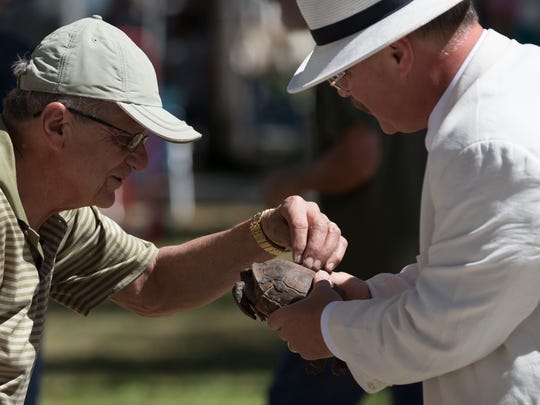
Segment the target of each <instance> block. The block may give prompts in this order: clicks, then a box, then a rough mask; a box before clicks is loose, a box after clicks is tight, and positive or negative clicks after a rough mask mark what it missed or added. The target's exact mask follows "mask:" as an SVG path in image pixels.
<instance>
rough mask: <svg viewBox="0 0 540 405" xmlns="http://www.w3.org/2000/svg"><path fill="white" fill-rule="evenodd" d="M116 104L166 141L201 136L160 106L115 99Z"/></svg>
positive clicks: (185, 139) (194, 139)
mask: <svg viewBox="0 0 540 405" xmlns="http://www.w3.org/2000/svg"><path fill="white" fill-rule="evenodd" d="M116 104H117V105H118V106H119V107H120V108H121V109H122V110H124V111H125V112H126V114H128V115H129V116H130V117H131V118H133V119H134V120H135V121H137V122H138V123H139V124H141V125H142V126H143V127H145V128H146V129H147V130H149V131H150V132H152V133H154V134H156V135H157V136H159V137H160V138H163V139H165V140H166V141H169V142H175V143H187V142H193V141H196V140H198V139H199V138H201V136H202V135H201V134H200V133H199V132H197V131H195V130H194V129H193V128H192V127H190V126H189V125H188V124H186V123H185V122H184V121H182V120H180V119H178V118H176V117H175V116H174V115H172V114H171V113H169V112H168V111H166V110H164V109H163V108H162V107H156V106H148V105H140V104H130V103H124V102H122V101H117V102H116Z"/></svg>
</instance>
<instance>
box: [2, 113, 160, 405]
mask: <svg viewBox="0 0 540 405" xmlns="http://www.w3.org/2000/svg"><path fill="white" fill-rule="evenodd" d="M14 163H15V159H14V152H13V147H12V144H11V140H10V138H9V135H8V134H7V132H5V130H4V128H3V124H2V122H1V121H0V403H2V404H22V403H23V402H24V398H25V395H26V389H27V386H28V382H29V379H30V373H31V369H32V365H33V364H34V361H35V357H36V353H37V351H38V350H39V346H40V343H41V336H42V333H43V325H44V320H45V312H46V310H47V304H48V299H49V296H50V297H52V298H54V299H55V300H57V301H58V302H60V303H61V304H63V305H65V306H67V307H69V308H71V309H73V310H74V311H77V312H79V313H81V314H84V315H86V314H88V312H89V311H90V310H91V309H92V308H93V307H94V306H96V305H97V304H99V303H100V302H102V301H104V300H105V299H107V298H108V297H109V296H110V295H111V294H113V293H114V292H116V291H118V290H120V289H122V288H123V287H125V286H126V285H127V284H129V283H130V282H131V281H133V280H134V279H135V278H137V277H138V276H139V275H140V274H141V273H142V272H143V271H144V270H145V269H146V268H147V267H148V265H149V264H150V263H152V261H154V260H155V257H156V255H157V248H156V247H155V246H154V245H153V244H151V243H149V242H145V241H142V240H140V239H137V238H135V237H133V236H130V235H128V234H126V233H125V232H124V231H122V229H120V227H119V226H118V225H117V224H115V223H114V222H113V221H112V220H110V219H108V218H107V217H105V216H103V215H101V213H100V212H99V211H98V210H97V209H96V208H93V207H85V208H81V209H77V210H72V211H65V212H62V213H59V214H56V215H53V216H51V217H50V218H49V219H48V220H47V221H46V222H45V223H44V224H43V226H42V227H41V228H40V229H39V230H38V231H37V232H36V231H35V230H33V229H31V228H30V227H29V226H28V224H27V219H26V216H25V214H24V211H23V208H22V204H21V201H20V198H19V195H18V192H17V184H16V180H15V179H16V177H15V164H14ZM36 181H39V174H36Z"/></svg>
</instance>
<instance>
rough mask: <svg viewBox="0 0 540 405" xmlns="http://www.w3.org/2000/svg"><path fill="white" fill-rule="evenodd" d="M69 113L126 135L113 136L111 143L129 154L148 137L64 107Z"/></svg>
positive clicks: (36, 115)
mask: <svg viewBox="0 0 540 405" xmlns="http://www.w3.org/2000/svg"><path fill="white" fill-rule="evenodd" d="M66 108H67V109H68V111H69V112H71V113H73V114H76V115H79V116H81V117H83V118H87V119H89V120H91V121H94V122H97V123H98V124H101V125H105V126H107V127H109V128H112V129H114V130H116V131H119V132H121V133H122V134H126V135H117V136H113V137H112V139H113V142H114V143H115V144H116V145H118V146H119V147H121V148H122V149H125V150H127V151H128V152H129V153H133V152H135V150H137V147H138V146H139V145H140V144H141V142H145V141H146V140H147V139H148V135H147V134H146V133H145V132H137V133H134V134H133V133H131V132H128V131H126V130H125V129H122V128H118V127H117V126H116V125H113V124H111V123H109V122H107V121H104V120H102V119H101V118H98V117H96V116H94V115H90V114H87V113H84V112H82V111H79V110H77V109H75V108H72V107H66ZM42 112H43V111H39V112H37V113H35V114H34V117H39V116H40V115H41V113H42Z"/></svg>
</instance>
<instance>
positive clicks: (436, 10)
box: [287, 0, 463, 93]
mask: <svg viewBox="0 0 540 405" xmlns="http://www.w3.org/2000/svg"><path fill="white" fill-rule="evenodd" d="M461 1H463V0H445V1H433V0H414V1H412V2H411V3H409V4H408V5H407V6H406V7H403V8H401V9H399V10H398V11H396V12H395V13H393V14H391V15H389V16H388V17H386V18H385V19H384V20H382V21H380V22H378V23H376V24H374V25H372V26H371V27H369V28H366V29H365V30H363V31H360V32H358V33H356V34H353V35H350V36H348V37H346V38H343V39H340V40H338V41H335V42H332V43H330V44H327V45H323V46H316V47H315V49H313V51H312V52H311V53H310V54H309V55H308V56H307V57H306V58H305V59H304V61H303V62H302V64H301V65H300V67H299V68H298V70H297V71H296V73H295V74H294V76H293V77H292V79H291V81H290V82H289V85H288V86H287V91H288V92H289V93H298V92H300V91H302V90H306V89H308V88H310V87H313V86H315V85H317V84H319V83H322V82H324V81H326V80H327V79H329V78H331V77H332V76H334V75H336V74H337V73H340V72H342V71H344V70H346V69H348V68H350V67H351V66H353V65H356V64H357V63H359V62H361V61H363V60H364V59H367V58H368V57H370V56H371V55H374V54H375V53H377V52H378V51H380V50H382V49H383V48H385V47H387V46H388V45H391V44H392V43H394V42H395V41H397V40H398V39H400V38H403V37H404V36H406V35H408V34H410V33H411V32H413V31H415V30H416V29H418V28H420V27H422V26H423V25H425V24H427V23H428V22H430V21H431V20H433V19H435V18H436V17H438V16H439V15H441V14H444V13H445V12H446V11H448V10H450V9H451V8H452V7H454V6H455V5H457V4H458V3H460V2H461Z"/></svg>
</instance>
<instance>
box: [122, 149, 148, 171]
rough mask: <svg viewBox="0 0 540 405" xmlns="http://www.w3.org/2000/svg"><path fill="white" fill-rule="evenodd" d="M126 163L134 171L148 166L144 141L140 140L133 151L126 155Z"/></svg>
mask: <svg viewBox="0 0 540 405" xmlns="http://www.w3.org/2000/svg"><path fill="white" fill-rule="evenodd" d="M126 163H127V164H128V165H129V166H130V167H131V168H132V169H133V170H136V171H139V172H140V171H142V170H144V169H146V167H147V166H148V153H146V146H145V143H144V142H141V144H140V145H138V146H137V149H135V150H134V151H133V152H130V153H129V154H128V155H127V157H126Z"/></svg>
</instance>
